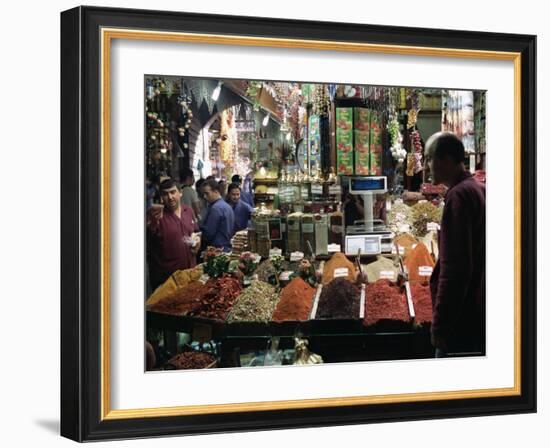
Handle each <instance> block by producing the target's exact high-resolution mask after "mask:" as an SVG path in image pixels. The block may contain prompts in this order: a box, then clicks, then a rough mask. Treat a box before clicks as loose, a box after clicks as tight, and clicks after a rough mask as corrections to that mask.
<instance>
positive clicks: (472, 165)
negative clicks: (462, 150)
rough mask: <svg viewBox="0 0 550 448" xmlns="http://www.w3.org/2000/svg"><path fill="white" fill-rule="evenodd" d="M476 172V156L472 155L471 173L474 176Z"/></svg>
mask: <svg viewBox="0 0 550 448" xmlns="http://www.w3.org/2000/svg"><path fill="white" fill-rule="evenodd" d="M475 172H476V155H475V154H470V173H472V174H474V173H475Z"/></svg>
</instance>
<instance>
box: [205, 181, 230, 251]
mask: <svg viewBox="0 0 550 448" xmlns="http://www.w3.org/2000/svg"><path fill="white" fill-rule="evenodd" d="M202 192H203V195H204V198H205V199H206V200H207V202H208V209H207V210H206V215H205V217H204V220H203V221H202V223H201V230H202V238H203V240H205V242H206V245H208V246H214V247H219V248H223V250H224V252H229V251H231V238H232V237H233V235H234V233H235V232H234V227H235V217H234V215H233V210H232V209H231V207H230V205H229V204H228V203H227V202H225V201H224V200H223V199H222V196H221V194H220V186H219V184H218V182H216V180H215V179H207V180H205V181H204V183H203V184H202Z"/></svg>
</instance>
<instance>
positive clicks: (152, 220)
mask: <svg viewBox="0 0 550 448" xmlns="http://www.w3.org/2000/svg"><path fill="white" fill-rule="evenodd" d="M163 210H164V205H162V204H153V205H152V206H151V207H150V208H149V210H147V221H146V222H147V226H149V227H150V228H151V229H153V230H154V229H156V228H157V227H158V225H159V222H160V220H161V219H162V217H163V215H164V212H163Z"/></svg>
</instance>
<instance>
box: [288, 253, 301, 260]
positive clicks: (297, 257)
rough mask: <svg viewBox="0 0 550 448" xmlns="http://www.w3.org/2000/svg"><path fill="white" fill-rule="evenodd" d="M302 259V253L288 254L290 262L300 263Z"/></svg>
mask: <svg viewBox="0 0 550 448" xmlns="http://www.w3.org/2000/svg"><path fill="white" fill-rule="evenodd" d="M302 258H304V253H303V252H292V253H291V254H290V261H300V260H301V259H302Z"/></svg>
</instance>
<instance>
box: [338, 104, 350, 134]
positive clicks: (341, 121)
mask: <svg viewBox="0 0 550 448" xmlns="http://www.w3.org/2000/svg"><path fill="white" fill-rule="evenodd" d="M352 111H353V109H352V108H351V107H339V108H337V109H336V129H337V130H338V129H340V130H343V131H351V130H352V129H353V115H352V113H353V112H352Z"/></svg>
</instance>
